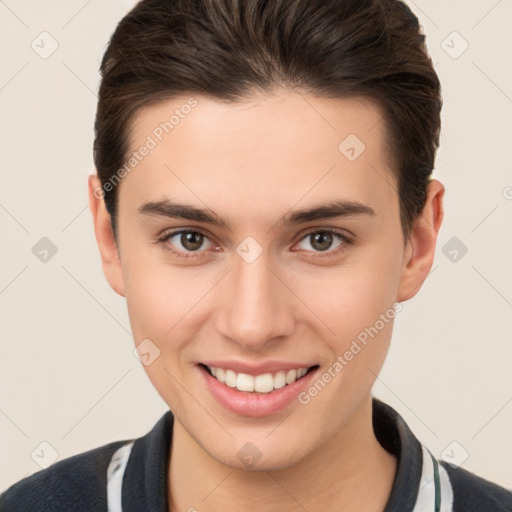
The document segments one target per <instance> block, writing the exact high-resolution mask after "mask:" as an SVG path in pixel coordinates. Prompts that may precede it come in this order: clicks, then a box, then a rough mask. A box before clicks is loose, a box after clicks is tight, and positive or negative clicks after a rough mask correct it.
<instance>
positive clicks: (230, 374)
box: [208, 367, 236, 388]
mask: <svg viewBox="0 0 512 512" xmlns="http://www.w3.org/2000/svg"><path fill="white" fill-rule="evenodd" d="M208 368H210V367H208ZM210 370H211V368H210ZM226 386H229V387H230V388H236V373H235V372H234V371H233V370H226Z"/></svg>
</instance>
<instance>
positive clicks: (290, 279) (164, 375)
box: [89, 89, 444, 512]
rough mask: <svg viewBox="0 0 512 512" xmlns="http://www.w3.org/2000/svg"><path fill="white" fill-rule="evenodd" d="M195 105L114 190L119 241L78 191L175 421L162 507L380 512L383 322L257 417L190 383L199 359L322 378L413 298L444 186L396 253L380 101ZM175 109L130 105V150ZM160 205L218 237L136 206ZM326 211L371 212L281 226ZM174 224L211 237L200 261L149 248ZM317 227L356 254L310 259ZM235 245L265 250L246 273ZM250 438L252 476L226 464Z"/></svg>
mask: <svg viewBox="0 0 512 512" xmlns="http://www.w3.org/2000/svg"><path fill="white" fill-rule="evenodd" d="M195 98H196V99H197V101H198V105H197V106H196V107H195V108H194V109H193V110H192V111H191V112H190V114H188V115H187V116H185V118H184V119H182V120H180V123H179V124H178V125H177V126H175V128H174V129H173V131H172V133H171V134H169V135H167V136H166V137H164V139H163V140H162V142H160V143H159V144H158V145H157V147H156V148H154V149H153V150H152V151H151V152H150V153H149V154H148V156H146V157H145V158H144V159H143V160H142V161H141V162H140V163H138V165H137V166H136V167H135V168H134V169H133V170H132V171H131V172H130V173H129V174H127V175H126V176H125V177H124V178H123V180H122V181H121V183H120V185H119V190H118V193H119V216H118V219H119V220H118V243H117V244H116V242H115V240H114V238H113V234H112V229H111V225H110V218H109V215H108V213H107V211H106V208H105V205H104V202H103V200H102V199H99V198H98V197H96V196H98V194H95V193H94V190H95V188H96V187H98V186H100V184H99V181H98V178H97V177H96V176H91V177H90V180H89V189H90V207H91V211H92V214H93V219H94V227H95V233H96V238H97V242H98V246H99V249H100V253H101V258H102V264H103V270H104V273H105V276H106V278H107V280H108V282H109V283H110V285H111V286H112V288H113V289H114V290H115V291H116V292H117V293H119V294H120V295H122V296H124V297H126V300H127V305H128V311H129V316H130V322H131V327H132V330H133V335H134V341H135V344H139V343H140V342H141V341H142V340H144V339H146V338H149V339H150V340H151V341H152V343H154V344H155V345H156V346H157V347H158V349H159V350H160V356H159V357H157V358H156V359H155V360H154V362H152V363H151V364H150V365H149V366H145V367H144V368H145V370H146V371H147V374H148V376H149V378H150V380H151V382H152V383H153V385H154V386H155V388H156V389H157V390H158V392H159V394H160V395H161V397H162V398H163V400H164V401H165V402H166V403H167V404H168V406H169V408H170V409H171V410H172V411H173V414H174V416H175V422H174V434H173V442H172V450H171V453H172V456H171V457H170V460H169V469H170V472H169V482H168V496H169V510H170V511H178V510H180V511H183V510H189V509H190V510H193V509H192V508H191V507H195V508H196V509H197V510H198V511H205V510H208V511H222V512H224V511H226V510H246V511H253V510H254V511H256V510H261V507H262V506H263V504H264V509H265V510H268V511H274V510H275V511H277V510H289V511H294V510H304V509H306V510H310V511H311V510H326V511H331V510H332V511H334V510H336V511H340V510H363V509H364V510H366V511H382V510H383V509H384V507H385V504H386V502H387V500H388V498H389V494H390V491H391V488H392V485H393V479H394V476H395V471H396V459H395V457H394V456H392V455H390V454H389V453H388V452H386V451H385V450H384V449H383V448H382V446H381V445H380V444H379V443H378V441H377V439H376V438H375V435H374V432H373V428H372V411H371V388H372V385H373V383H374V382H375V379H376V376H377V375H378V373H379V371H380V369H381V367H382V365H383V363H384V360H385V357H386V353H387V350H388V347H389V343H390V339H391V334H392V326H393V320H391V321H389V323H387V324H385V327H384V328H382V329H381V330H380V331H379V333H378V335H377V336H375V337H374V338H372V339H371V341H370V342H369V343H368V345H367V346H366V347H364V349H363V350H361V351H360V352H359V353H358V354H357V356H355V357H354V358H353V359H352V360H351V361H350V362H349V363H348V364H347V365H346V366H345V367H344V368H343V370H342V371H341V372H340V373H339V374H337V376H336V377H335V378H333V379H332V381H331V382H330V383H329V384H328V385H327V386H325V388H324V389H323V390H322V391H321V392H320V393H318V395H317V396H315V397H314V398H312V399H311V401H310V402H309V403H308V404H307V405H302V404H300V403H299V402H298V401H293V403H292V404H291V405H290V406H288V407H287V408H285V409H284V410H281V411H278V412H277V413H275V414H271V415H268V416H264V417H258V418H253V417H248V416H243V415H239V414H235V413H233V412H231V411H228V410H226V409H225V408H224V407H223V406H222V405H220V404H219V403H218V402H217V401H216V399H215V398H214V397H213V396H212V395H211V394H210V392H209V390H208V389H207V388H206V387H205V386H204V385H203V383H202V380H201V379H200V378H199V376H198V372H199V370H198V367H197V363H199V362H201V361H204V360H206V359H215V358H218V359H220V358H224V359H237V360H244V361H252V362H260V361H265V360H268V359H279V360H288V361H299V362H302V361H307V362H313V364H315V363H316V364H318V365H320V368H319V374H320V375H321V374H322V373H323V372H325V371H327V369H328V368H329V367H330V366H331V365H332V364H333V362H334V361H335V360H336V358H337V356H338V355H340V354H344V353H345V352H346V351H347V350H348V349H349V347H350V344H351V342H352V340H354V339H355V338H356V336H357V335H358V333H360V332H361V331H363V330H364V329H365V328H366V327H369V326H372V325H374V324H375V322H376V320H378V319H379V315H380V314H382V313H385V312H386V311H389V310H390V308H391V307H392V305H393V303H395V302H403V301H406V300H408V299H410V298H411V297H413V296H414V295H415V294H416V293H417V292H418V290H419V289H420V288H421V286H422V284H423V282H424V280H425V279H426V277H427V275H428V273H429V271H430V269H431V267H432V262H433V258H434V253H435V244H436V238H437V234H438V231H439V228H440V226H441V222H442V218H443V195H444V187H443V185H442V184H441V183H440V182H439V181H437V180H432V181H431V182H430V183H429V186H428V197H427V201H426V204H425V207H424V209H423V212H422V214H421V215H420V216H419V217H418V219H417V220H416V223H415V225H414V228H413V230H412V232H411V236H410V238H409V240H408V241H407V243H406V244H404V239H403V235H402V230H401V226H400V217H399V202H398V193H397V187H396V181H395V178H394V174H393V172H392V170H391V169H390V168H389V166H388V163H387V162H388V160H389V158H388V156H389V153H387V151H388V149H387V147H386V145H385V144H384V135H385V133H384V132H383V130H384V129H385V127H384V122H383V121H382V119H381V111H380V109H379V106H378V105H377V104H375V103H373V102H371V101H368V100H365V99H350V100H347V99H344V100H341V99H327V98H320V97H316V96H312V95H306V94H303V95H300V94H298V93H297V92H292V91H289V90H285V89H282V90H276V91H274V92H272V93H265V94H257V95H256V94H255V95H253V96H251V98H249V99H248V100H246V101H243V102H237V103H227V102H220V101H214V100H210V99H207V98H205V97H201V96H195ZM187 99H188V96H183V97H180V98H174V99H172V100H170V101H166V102H163V103H161V104H158V105H154V106H151V107H149V108H146V109H144V110H142V111H140V112H139V113H138V115H137V116H136V118H135V119H134V121H133V125H132V129H131V145H132V149H135V148H138V147H140V146H141V145H142V144H144V141H145V140H146V137H147V136H148V134H151V132H152V130H154V128H155V127H156V126H158V125H159V123H160V122H162V121H163V120H165V119H168V117H169V112H171V111H173V110H174V109H175V108H179V107H180V105H183V104H184V103H185V102H186V101H187ZM351 133H352V134H356V135H357V136H358V138H359V139H360V140H362V141H363V142H364V144H365V146H366V149H365V150H364V151H363V152H362V153H361V154H360V156H359V157H358V158H357V159H356V160H355V161H352V162H351V161H349V160H348V159H347V158H346V157H345V156H344V155H343V154H342V153H341V152H340V151H339V150H338V146H339V144H340V142H341V141H343V140H344V139H345V137H347V135H348V134H351ZM164 199H173V200H175V201H178V202H180V203H187V204H190V205H193V206H196V207H198V208H208V209H210V210H211V211H213V212H215V214H216V215H218V216H219V217H221V218H222V219H225V220H226V221H227V222H229V224H230V229H227V228H221V227H218V226H210V225H207V224H204V223H201V222H197V221H190V220H183V219H171V218H165V217H162V216H156V215H143V214H140V213H139V212H138V209H139V207H140V206H141V205H142V204H144V203H146V202H148V201H161V200H164ZM333 199H343V200H352V201H357V202H360V203H364V204H366V205H369V206H371V208H372V209H373V210H374V211H375V215H373V216H371V215H353V216H350V217H340V218H329V219H319V220H316V221H312V222H311V221H310V222H307V223H304V224H300V225H292V226H284V227H283V226H280V225H278V224H276V223H277V222H278V221H279V220H280V219H281V218H282V217H283V215H285V214H286V213H288V212H289V211H290V210H296V209H302V208H306V207H311V206H313V205H317V204H318V203H322V202H325V201H330V200H333ZM179 228H190V229H196V230H199V231H200V232H201V233H203V234H204V235H206V237H207V238H205V239H204V243H203V245H200V243H201V241H199V243H198V244H197V245H200V249H199V251H196V252H195V253H193V254H195V255H196V257H193V258H189V259H183V258H178V257H177V256H176V255H175V254H173V253H172V252H170V251H169V250H166V247H167V248H171V249H172V248H173V249H174V250H176V251H177V252H180V251H181V252H182V253H183V252H186V250H187V247H184V246H183V245H182V243H180V236H176V237H173V238H172V239H171V240H168V241H167V242H165V243H163V244H158V243H155V240H157V239H158V237H159V236H161V235H162V234H165V232H171V231H173V229H174V230H177V229H179ZM328 229H334V230H338V231H340V232H342V233H345V234H347V235H349V234H350V235H352V239H353V240H354V243H352V244H345V245H344V246H343V244H344V242H343V241H341V240H340V239H338V238H337V237H336V236H334V238H333V239H332V245H331V247H329V248H328V249H327V250H324V251H321V250H318V244H317V245H315V244H314V240H312V237H311V236H307V235H311V234H314V233H318V231H322V230H328ZM247 236H251V237H253V238H254V239H255V240H256V241H257V243H258V244H259V245H260V246H261V248H262V253H261V255H260V256H259V257H258V258H257V259H256V260H255V261H254V262H252V263H247V262H246V261H245V260H244V259H243V258H241V257H240V256H239V255H238V254H237V252H236V248H237V246H238V245H239V244H240V243H241V242H242V240H244V239H245V238H246V237H247ZM181 241H182V240H181ZM327 246H328V244H327ZM340 246H343V250H342V251H341V252H340V253H338V254H334V253H335V251H336V249H339V247H340ZM188 247H190V246H188ZM190 252H193V251H190V250H189V253H190ZM197 255H199V256H197ZM248 442H250V443H252V444H253V445H255V446H256V447H257V448H258V450H259V452H260V453H261V454H262V456H261V459H260V460H259V461H258V462H257V464H256V465H254V466H253V467H250V468H249V467H247V466H246V465H245V464H244V462H243V461H242V460H240V459H239V458H238V456H237V453H238V451H239V450H240V449H241V448H242V447H243V446H244V445H246V443H248Z"/></svg>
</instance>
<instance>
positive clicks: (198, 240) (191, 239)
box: [157, 229, 215, 258]
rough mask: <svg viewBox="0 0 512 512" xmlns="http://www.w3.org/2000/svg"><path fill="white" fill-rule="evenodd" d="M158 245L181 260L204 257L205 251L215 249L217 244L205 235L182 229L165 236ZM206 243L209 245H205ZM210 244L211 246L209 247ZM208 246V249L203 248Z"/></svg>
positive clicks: (159, 240) (159, 239)
mask: <svg viewBox="0 0 512 512" xmlns="http://www.w3.org/2000/svg"><path fill="white" fill-rule="evenodd" d="M157 241H158V243H160V244H162V246H163V247H164V249H166V250H167V251H169V252H171V253H173V254H174V255H175V256H177V257H179V258H192V257H200V256H202V255H203V256H204V254H203V253H204V252H205V251H204V250H205V249H208V248H209V247H210V248H213V247H215V244H214V243H213V242H212V241H211V240H210V239H209V238H208V237H207V236H206V235H204V234H203V233H201V232H199V231H195V230H191V229H181V230H179V231H173V232H172V233H167V234H164V236H162V237H161V238H158V240H157ZM205 241H206V242H207V243H205ZM208 243H209V244H210V246H208ZM203 246H206V247H203Z"/></svg>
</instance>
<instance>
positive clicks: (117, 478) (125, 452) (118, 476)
mask: <svg viewBox="0 0 512 512" xmlns="http://www.w3.org/2000/svg"><path fill="white" fill-rule="evenodd" d="M132 448H133V441H132V442H130V443H128V444H125V445H123V446H121V448H119V449H117V450H116V452H115V453H114V455H113V456H112V459H111V460H110V464H109V465H108V469H107V502H108V512H123V507H122V504H121V502H122V487H123V475H124V470H125V469H126V465H127V464H128V459H129V458H130V453H131V451H132Z"/></svg>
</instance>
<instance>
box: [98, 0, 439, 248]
mask: <svg viewBox="0 0 512 512" xmlns="http://www.w3.org/2000/svg"><path fill="white" fill-rule="evenodd" d="M100 71H101V76H102V80H101V85H100V89H99V98H98V108H97V113H96V122H95V141H94V161H95V165H96V169H97V172H98V176H99V178H100V181H101V183H102V187H103V188H104V198H105V204H106V207H107V210H108V211H109V213H110V216H111V222H112V228H113V230H114V234H115V233H116V211H117V195H118V192H117V190H116V189H117V187H108V189H109V190H107V187H105V186H104V185H105V184H106V183H107V182H108V181H109V179H111V178H112V176H114V174H115V173H116V172H117V171H118V170H119V169H120V168H121V167H123V165H124V162H125V159H126V157H127V153H128V150H129V147H128V145H129V142H128V141H129V128H130V122H131V121H132V120H133V117H134V115H135V114H136V113H137V112H138V111H139V110H140V109H142V108H143V107H146V106H149V105H151V104H155V103H157V102H160V101H163V100H168V99H171V98H173V97H175V96H178V95H182V94H200V95H205V96H208V97H210V98H214V99H220V100H227V101H237V100H239V101H240V100H242V99H244V98H248V97H250V95H251V93H254V92H256V91H270V90H271V89H273V88H274V87H278V86H285V87H288V88H291V89H300V90H303V91H306V92H309V93H312V94H315V95H318V96H324V97H330V98H350V97H365V98H368V99H371V100H374V101H376V102H377V103H378V104H379V105H380V106H381V107H382V109H383V113H384V124H385V128H386V130H385V132H386V142H387V147H388V148H389V149H390V153H391V154H390V155H388V156H389V161H390V162H392V163H393V166H392V168H393V172H394V173H395V177H396V182H397V183H398V195H399V201H400V220H401V225H402V231H403V234H404V238H407V237H408V236H409V235H410V230H411V228H412V226H413V223H414V220H415V219H416V217H417V216H418V215H419V214H420V213H421V211H422V209H423V207H424V204H425V200H426V187H427V184H428V181H429V179H430V175H431V173H432V169H433V167H434V160H435V155H436V150H437V148H438V147H439V134H440V129H441V120H440V116H441V107H442V99H441V86H440V83H439V79H438V76H437V74H436V72H435V71H434V68H433V64H432V61H431V59H430V57H429V55H428V53H427V49H426V45H425V35H424V34H423V33H422V31H421V29H420V25H419V22H418V18H417V17H416V16H415V15H414V14H413V13H412V12H411V10H410V9H409V7H407V5H406V4H405V3H404V2H402V1H401V0H141V1H140V2H139V3H137V4H136V6H135V7H134V8H133V9H132V10H131V11H130V12H129V13H128V14H127V15H126V16H125V17H124V18H123V19H122V20H121V21H120V22H119V24H118V26H117V28H116V30H115V32H114V33H113V35H112V37H111V39H110V42H109V45H108V47H107V50H106V52H105V54H104V56H103V60H102V63H101V68H100ZM340 142H341V141H340Z"/></svg>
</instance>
